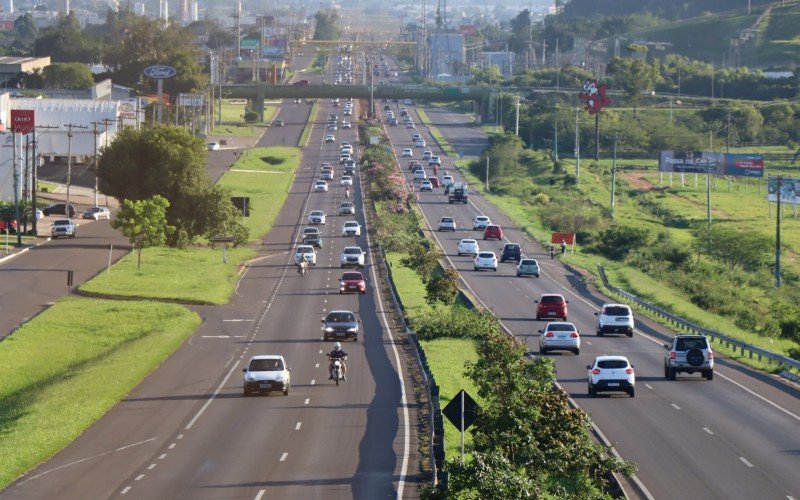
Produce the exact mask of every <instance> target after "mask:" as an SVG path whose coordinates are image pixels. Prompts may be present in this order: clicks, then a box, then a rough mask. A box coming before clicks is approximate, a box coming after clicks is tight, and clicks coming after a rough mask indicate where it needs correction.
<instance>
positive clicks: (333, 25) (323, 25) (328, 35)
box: [314, 9, 342, 40]
mask: <svg viewBox="0 0 800 500" xmlns="http://www.w3.org/2000/svg"><path fill="white" fill-rule="evenodd" d="M314 20H315V21H316V26H315V28H314V40H338V39H339V35H341V33H342V29H341V27H340V26H339V14H337V13H336V11H335V10H332V9H328V10H320V11H318V12H317V13H316V14H314Z"/></svg>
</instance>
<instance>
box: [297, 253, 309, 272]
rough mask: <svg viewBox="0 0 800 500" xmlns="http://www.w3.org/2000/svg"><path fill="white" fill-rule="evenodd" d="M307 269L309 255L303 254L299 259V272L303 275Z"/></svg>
mask: <svg viewBox="0 0 800 500" xmlns="http://www.w3.org/2000/svg"><path fill="white" fill-rule="evenodd" d="M306 269H308V257H306V254H302V255H301V256H300V260H299V261H297V272H298V273H300V274H301V275H302V274H304V273H305V270H306Z"/></svg>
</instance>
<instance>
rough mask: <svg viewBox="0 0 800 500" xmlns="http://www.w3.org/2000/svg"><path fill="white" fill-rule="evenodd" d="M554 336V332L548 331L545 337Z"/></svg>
mask: <svg viewBox="0 0 800 500" xmlns="http://www.w3.org/2000/svg"><path fill="white" fill-rule="evenodd" d="M552 336H553V332H547V334H546V335H545V337H552Z"/></svg>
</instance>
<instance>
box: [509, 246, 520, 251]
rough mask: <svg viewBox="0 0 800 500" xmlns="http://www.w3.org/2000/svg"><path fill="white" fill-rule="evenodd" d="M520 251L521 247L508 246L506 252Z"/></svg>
mask: <svg viewBox="0 0 800 500" xmlns="http://www.w3.org/2000/svg"><path fill="white" fill-rule="evenodd" d="M517 250H519V245H506V251H511V252H516V251H517Z"/></svg>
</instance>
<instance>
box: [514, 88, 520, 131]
mask: <svg viewBox="0 0 800 500" xmlns="http://www.w3.org/2000/svg"><path fill="white" fill-rule="evenodd" d="M519 101H520V97H519V96H517V119H516V121H515V123H514V135H516V136H517V137H519Z"/></svg>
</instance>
